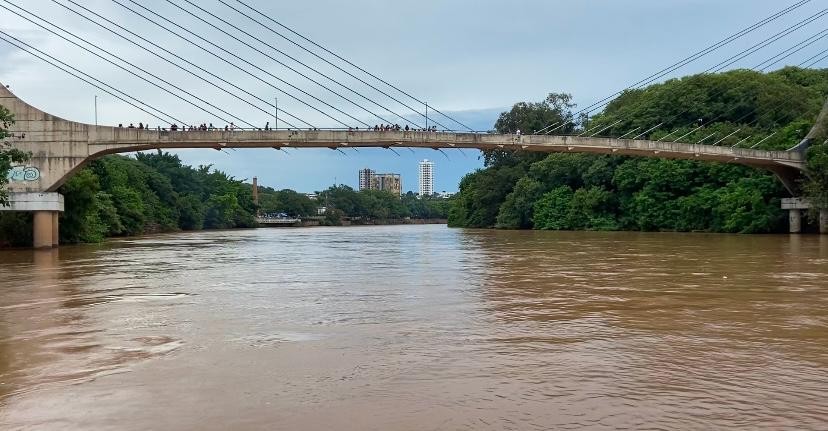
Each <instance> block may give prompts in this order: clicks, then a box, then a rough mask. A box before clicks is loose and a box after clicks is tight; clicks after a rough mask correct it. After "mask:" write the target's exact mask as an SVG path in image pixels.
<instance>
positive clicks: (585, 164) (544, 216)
mask: <svg viewBox="0 0 828 431" xmlns="http://www.w3.org/2000/svg"><path fill="white" fill-rule="evenodd" d="M826 96H828V70H805V69H798V68H785V69H782V70H779V71H776V72H772V73H767V74H763V73H758V72H752V71H747V70H736V71H731V72H727V73H722V74H702V75H694V76H688V77H685V78H681V79H674V80H670V81H667V82H665V83H661V84H656V85H652V86H650V87H647V88H643V89H637V90H629V91H626V92H624V93H623V94H621V95H620V96H619V97H618V98H616V99H614V100H613V101H611V102H610V103H609V104H608V105H607V107H606V108H605V109H604V111H603V112H601V113H599V114H598V115H596V116H594V117H593V118H591V119H589V120H588V121H587V119H586V118H578V117H577V116H576V115H575V113H574V112H573V110H574V106H573V105H572V104H571V98H570V97H569V96H566V95H560V94H551V95H550V96H549V97H547V98H546V99H545V100H544V101H543V102H541V103H518V104H516V105H515V106H514V107H513V108H512V109H511V110H510V111H509V112H505V113H503V114H502V115H501V116H500V119H499V120H498V122H497V124H496V125H495V126H496V129H498V131H499V132H501V133H509V132H511V131H513V130H514V129H516V128H521V130H530V131H532V130H540V129H542V128H543V127H545V126H546V125H548V124H555V123H559V124H565V126H564V127H562V128H561V129H560V130H556V131H555V133H558V134H561V133H582V132H584V131H587V130H603V129H606V130H605V131H604V132H602V135H607V136H622V135H625V134H627V135H628V136H631V135H629V132H630V131H640V132H641V133H643V132H647V133H646V134H645V136H643V138H649V139H660V138H664V137H667V138H669V139H668V140H676V138H681V139H680V141H682V142H691V143H695V142H699V141H703V140H704V139H705V138H706V137H710V136H711V135H712V136H714V137H715V138H714V139H715V141H714V140H713V139H710V141H709V143H711V144H712V143H717V144H718V145H731V146H733V145H737V144H739V145H743V146H754V145H756V146H757V147H758V148H763V149H769V150H772V149H776V150H779V149H788V148H790V147H793V146H794V145H795V144H796V143H798V142H799V140H801V139H802V138H803V137H804V136H805V135H806V134H807V133H808V131H809V130H810V129H811V126H812V124H813V123H814V120H815V119H816V116H817V114H818V113H819V111H820V109H821V107H822V104H823V102H824V100H825V98H826ZM654 126H656V127H654ZM637 133H638V132H637ZM768 136H769V138H766V137H768ZM717 141H718V142H717ZM809 166H810V168H809V169H810V170H811V175H810V178H811V180H810V182H809V183H808V184H806V187H805V188H806V190H809V194H810V196H813V197H814V199H815V200H816V199H822V202H825V203H828V174H827V173H826V172H828V149H826V146H824V145H816V146H814V147H813V148H812V149H811V150H810V153H809ZM786 195H787V193H786V191H785V189H784V188H783V187H782V185H781V184H780V183H779V181H778V180H777V179H776V178H775V177H774V176H773V175H772V174H770V173H769V172H765V171H761V170H756V169H752V168H748V167H744V166H740V165H731V164H721V163H706V162H696V161H687V160H662V159H655V158H639V157H620V156H604V155H588V154H569V153H567V154H550V155H538V154H531V153H523V152H504V151H492V152H488V153H487V154H486V164H485V168H484V169H481V170H478V171H477V172H474V173H472V174H469V175H467V176H466V177H465V178H463V180H462V181H461V183H460V193H459V195H458V196H457V198H456V200H455V203H454V205H453V207H452V208H451V212H450V217H449V224H450V225H452V226H464V227H500V228H510V229H533V228H534V229H552V230H578V229H590V230H619V229H623V230H644V231H658V230H670V231H712V232H741V233H760V232H780V231H783V230H784V228H785V217H784V213H783V212H782V211H781V209H780V199H781V198H782V197H784V196H786Z"/></svg>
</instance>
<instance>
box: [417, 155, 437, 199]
mask: <svg viewBox="0 0 828 431" xmlns="http://www.w3.org/2000/svg"><path fill="white" fill-rule="evenodd" d="M433 194H434V162H432V161H430V160H428V159H425V160H423V161H422V162H420V196H431V195H433Z"/></svg>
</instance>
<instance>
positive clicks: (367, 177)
mask: <svg viewBox="0 0 828 431" xmlns="http://www.w3.org/2000/svg"><path fill="white" fill-rule="evenodd" d="M375 174H376V173H375V172H374V171H372V170H371V169H368V168H365V169H361V170H360V171H359V190H360V191H362V190H371V179H372V178H374V175H375Z"/></svg>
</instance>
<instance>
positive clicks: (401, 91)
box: [218, 0, 811, 131]
mask: <svg viewBox="0 0 828 431" xmlns="http://www.w3.org/2000/svg"><path fill="white" fill-rule="evenodd" d="M218 1H219V2H220V3H222V4H224V5H225V6H228V7H231V6H230V5H228V4H227V3H225V2H224V1H222V0H218ZM236 1H237V2H238V3H240V4H241V5H243V6H244V7H246V8H248V9H250V10H251V11H253V12H255V13H256V14H258V15H260V16H262V17H264V18H265V19H267V20H268V21H270V22H272V23H274V24H276V25H278V26H279V27H281V28H283V29H285V30H287V31H289V32H291V33H293V34H294V35H296V36H297V37H299V38H300V39H302V40H304V41H305V42H308V43H310V44H311V45H313V46H315V47H317V48H319V49H321V50H322V51H324V52H326V53H328V54H330V55H332V56H334V57H335V58H337V59H339V60H341V61H343V62H345V63H346V64H348V65H349V66H351V67H353V68H355V69H357V70H359V71H360V72H362V73H364V74H366V75H368V76H370V77H371V78H374V79H376V80H377V81H379V82H381V83H383V84H385V85H387V86H388V87H390V88H393V89H394V90H396V91H398V92H400V93H401V94H404V95H406V96H408V97H409V98H411V99H412V100H414V101H416V102H417V103H420V104H423V105H427V103H426V102H424V101H422V100H420V99H418V98H416V97H414V96H412V95H411V94H409V93H407V92H406V91H404V90H402V89H400V88H399V87H397V86H395V85H394V84H391V83H389V82H388V81H385V80H384V79H382V78H380V77H379V76H377V75H375V74H373V73H371V72H369V71H367V70H365V69H364V68H362V67H360V66H357V65H356V64H354V63H352V62H351V61H348V60H347V59H345V58H343V57H342V56H340V55H338V54H336V53H334V52H333V51H331V50H329V49H327V48H325V47H324V46H322V45H320V44H318V43H316V42H314V41H312V40H310V39H308V38H307V37H305V36H303V35H301V34H299V33H297V32H296V31H295V30H293V29H291V28H289V27H287V26H285V25H284V24H282V23H280V22H279V21H276V20H275V19H273V18H271V17H269V16H267V15H265V14H264V13H262V12H260V11H259V10H258V9H256V8H254V7H252V6H250V5H248V4H247V3H245V2H243V1H241V0H236ZM808 1H811V0H804V2H806V3H807V2H808ZM231 8H232V7H231ZM233 9H234V10H235V8H233ZM237 12H238V11H237ZM239 13H240V12H239ZM251 19H252V18H251ZM256 22H257V23H259V25H261V26H262V27H264V28H266V29H268V30H270V32H272V33H274V34H276V35H278V36H280V37H281V38H283V39H285V40H287V41H289V42H290V43H292V44H294V45H296V46H297V47H299V48H301V49H303V50H304V51H306V52H308V53H310V54H311V55H313V56H315V57H317V58H319V59H320V60H322V61H324V62H326V63H328V64H330V65H331V66H333V67H335V68H337V69H338V70H340V71H342V72H344V73H346V74H348V75H349V76H351V77H352V78H354V79H356V80H358V81H360V82H362V83H363V84H365V85H367V86H369V87H371V88H372V89H374V90H376V91H378V92H380V93H382V94H383V95H385V96H387V97H389V98H391V99H392V100H394V101H395V102H397V103H400V104H402V105H403V106H405V107H406V108H408V109H411V110H412V111H414V112H416V113H417V114H419V115H420V116H422V117H427V116H426V115H423V114H422V113H421V112H419V111H417V110H416V109H414V108H412V107H410V106H408V105H406V104H405V103H403V102H401V101H399V100H397V99H396V98H394V97H393V96H391V95H389V94H388V93H386V92H384V91H382V90H380V89H379V88H377V87H375V86H373V85H371V84H369V83H367V82H365V81H364V80H362V79H361V78H358V77H356V76H354V75H353V74H351V73H350V72H347V71H345V70H344V69H342V68H341V67H339V66H336V65H334V64H333V63H332V62H330V61H328V60H326V59H324V58H322V57H321V56H319V55H318V54H316V53H314V52H312V51H310V50H308V49H307V48H305V47H303V46H301V45H300V44H298V43H296V42H295V41H293V40H291V39H290V38H288V37H286V36H284V35H283V34H281V33H279V32H277V31H276V30H274V29H273V28H272V27H270V26H268V25H265V24H262V23H261V22H258V21H256ZM429 108H431V109H432V110H433V111H434V112H436V113H438V114H440V115H442V116H443V117H445V118H447V119H449V120H451V121H453V122H455V123H457V124H459V125H460V126H461V127H463V128H465V129H467V130H469V131H472V128H471V127H469V126H466V125H465V124H463V123H461V122H460V121H458V120H456V119H455V118H454V117H451V116H449V115H447V114H444V113H443V112H441V111H440V110H438V109H435V108H434V107H433V106H429ZM435 123H436V122H435ZM436 124H438V125H440V126H441V127H445V126H442V125H441V124H439V123H436Z"/></svg>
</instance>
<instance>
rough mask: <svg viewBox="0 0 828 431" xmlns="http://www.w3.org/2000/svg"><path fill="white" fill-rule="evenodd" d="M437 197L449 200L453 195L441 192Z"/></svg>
mask: <svg viewBox="0 0 828 431" xmlns="http://www.w3.org/2000/svg"><path fill="white" fill-rule="evenodd" d="M438 195H439V196H440V197H441V198H443V199H450V198H452V197H453V196H454V193H450V192H447V191H445V190H443V191H442V192H440V193H438Z"/></svg>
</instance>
